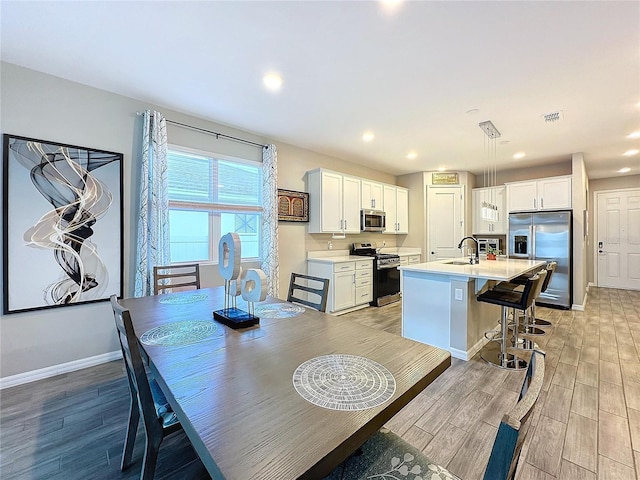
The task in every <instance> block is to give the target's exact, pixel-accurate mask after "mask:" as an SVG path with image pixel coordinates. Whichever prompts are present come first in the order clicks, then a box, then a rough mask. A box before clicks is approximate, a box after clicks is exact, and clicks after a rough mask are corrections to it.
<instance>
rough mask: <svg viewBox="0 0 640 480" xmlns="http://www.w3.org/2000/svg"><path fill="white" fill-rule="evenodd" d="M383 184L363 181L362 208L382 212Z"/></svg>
mask: <svg viewBox="0 0 640 480" xmlns="http://www.w3.org/2000/svg"><path fill="white" fill-rule="evenodd" d="M382 205H383V200H382V184H381V183H377V182H372V181H370V180H364V179H362V202H361V206H362V208H371V209H373V210H382Z"/></svg>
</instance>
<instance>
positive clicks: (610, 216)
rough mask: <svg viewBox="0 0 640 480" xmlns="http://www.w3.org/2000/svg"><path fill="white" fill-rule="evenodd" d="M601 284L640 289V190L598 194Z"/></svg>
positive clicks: (596, 238) (598, 273) (598, 251)
mask: <svg viewBox="0 0 640 480" xmlns="http://www.w3.org/2000/svg"><path fill="white" fill-rule="evenodd" d="M596 209H597V212H598V217H597V222H598V223H597V227H596V232H595V236H594V238H595V245H594V248H595V256H596V259H597V263H596V265H597V269H598V272H597V281H598V286H599V287H609V288H624V289H630V290H640V189H629V190H616V191H605V192H598V193H596Z"/></svg>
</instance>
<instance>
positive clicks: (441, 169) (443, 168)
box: [438, 167, 447, 172]
mask: <svg viewBox="0 0 640 480" xmlns="http://www.w3.org/2000/svg"><path fill="white" fill-rule="evenodd" d="M446 169H447V167H440V168H438V171H439V172H444V171H445V170H446Z"/></svg>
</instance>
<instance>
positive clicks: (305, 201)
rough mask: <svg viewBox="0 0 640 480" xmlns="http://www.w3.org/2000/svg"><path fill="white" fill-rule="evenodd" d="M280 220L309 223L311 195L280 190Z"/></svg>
mask: <svg viewBox="0 0 640 480" xmlns="http://www.w3.org/2000/svg"><path fill="white" fill-rule="evenodd" d="M278 220H282V221H286V222H308V221H309V194H308V193H306V192H294V191H293V190H282V189H280V188H279V189H278Z"/></svg>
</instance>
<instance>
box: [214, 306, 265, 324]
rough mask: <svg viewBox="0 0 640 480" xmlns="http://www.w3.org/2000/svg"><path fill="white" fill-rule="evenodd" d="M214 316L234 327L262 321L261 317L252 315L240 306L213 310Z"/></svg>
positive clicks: (217, 319)
mask: <svg viewBox="0 0 640 480" xmlns="http://www.w3.org/2000/svg"><path fill="white" fill-rule="evenodd" d="M213 318H214V319H215V320H216V321H218V322H220V323H222V324H224V325H226V326H227V327H231V328H233V329H236V328H247V327H252V326H254V325H257V324H258V323H260V317H256V316H255V315H250V314H249V313H247V312H245V311H244V310H240V309H239V308H235V307H233V308H223V309H222V310H216V311H215V312H213Z"/></svg>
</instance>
